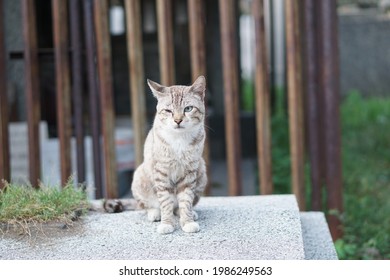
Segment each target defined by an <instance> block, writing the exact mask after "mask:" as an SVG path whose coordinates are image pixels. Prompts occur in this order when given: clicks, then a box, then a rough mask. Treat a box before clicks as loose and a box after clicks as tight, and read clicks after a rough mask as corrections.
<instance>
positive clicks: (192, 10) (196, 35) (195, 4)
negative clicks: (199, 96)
mask: <svg viewBox="0 0 390 280" xmlns="http://www.w3.org/2000/svg"><path fill="white" fill-rule="evenodd" d="M204 8H205V7H204V1H203V0H188V24H189V37H190V54H191V74H192V81H195V80H196V78H198V77H199V76H201V75H203V76H206V44H205V42H206V38H205V10H204ZM206 100H207V96H206V98H205V105H206V116H207V102H206ZM205 122H206V125H207V118H206V121H205ZM207 134H208V132H207V131H206V141H205V143H204V151H203V158H204V160H205V162H206V168H207V177H208V184H207V186H206V190H205V194H206V195H208V194H210V192H211V190H210V182H211V180H210V178H211V175H210V174H211V173H210V172H211V169H210V146H209V140H208V137H207Z"/></svg>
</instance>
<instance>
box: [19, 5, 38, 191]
mask: <svg viewBox="0 0 390 280" xmlns="http://www.w3.org/2000/svg"><path fill="white" fill-rule="evenodd" d="M22 18H23V38H24V63H25V64H24V69H25V70H24V72H25V82H26V84H25V89H26V98H27V108H26V109H27V123H28V157H29V173H30V182H31V185H32V186H33V187H35V188H38V187H39V179H40V177H41V152H40V151H41V149H40V144H39V121H40V119H41V104H40V92H39V72H38V67H39V65H38V42H37V28H36V15H35V1H34V0H22Z"/></svg>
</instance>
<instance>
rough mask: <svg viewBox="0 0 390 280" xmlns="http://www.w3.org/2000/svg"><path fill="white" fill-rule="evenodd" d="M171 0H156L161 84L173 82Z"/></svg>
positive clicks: (169, 84) (168, 84)
mask: <svg viewBox="0 0 390 280" xmlns="http://www.w3.org/2000/svg"><path fill="white" fill-rule="evenodd" d="M172 21H173V17H172V0H157V22H158V50H159V59H160V77H161V83H162V84H163V85H167V86H171V85H173V84H174V83H175V57H174V51H175V49H174V41H173V25H172Z"/></svg>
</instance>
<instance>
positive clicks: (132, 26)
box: [125, 0, 146, 166]
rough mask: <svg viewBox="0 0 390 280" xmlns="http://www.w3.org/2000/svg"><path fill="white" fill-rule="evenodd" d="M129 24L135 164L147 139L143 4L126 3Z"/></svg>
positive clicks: (135, 1)
mask: <svg viewBox="0 0 390 280" xmlns="http://www.w3.org/2000/svg"><path fill="white" fill-rule="evenodd" d="M125 8H126V23H127V52H128V54H129V55H128V57H129V72H130V79H129V80H130V88H131V94H130V99H131V116H132V118H133V131H134V146H135V162H136V165H137V166H138V165H140V164H141V163H142V161H143V151H144V148H143V147H144V142H145V138H146V130H145V129H146V101H145V77H144V61H143V49H142V24H141V3H140V1H139V0H130V1H125Z"/></svg>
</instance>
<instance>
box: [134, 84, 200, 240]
mask: <svg viewBox="0 0 390 280" xmlns="http://www.w3.org/2000/svg"><path fill="white" fill-rule="evenodd" d="M148 84H149V87H150V89H151V90H152V93H153V95H154V96H155V97H156V98H157V101H158V102H157V112H156V116H155V119H154V123H153V127H152V129H151V130H150V131H149V134H148V136H147V138H146V141H145V147H144V162H143V163H142V164H141V165H140V166H139V167H138V168H137V169H136V171H135V173H134V179H133V183H132V186H131V188H132V192H133V196H134V198H135V199H136V200H137V201H138V203H139V206H140V207H141V208H144V209H147V213H148V219H149V220H150V221H159V220H161V223H160V225H159V226H158V228H157V231H158V232H159V233H161V234H167V233H171V232H173V231H174V225H175V223H174V213H175V214H177V215H178V216H179V217H180V226H181V228H182V229H183V230H184V231H185V232H197V231H199V224H198V223H197V222H195V220H197V214H196V212H195V211H194V210H193V206H194V205H195V204H196V203H197V202H198V201H199V197H200V195H201V194H202V192H203V190H204V188H205V186H206V184H207V176H206V167H205V162H204V160H203V158H202V152H203V147H204V141H205V137H206V134H205V129H204V119H205V105H204V95H205V88H206V80H205V78H204V77H203V76H200V77H199V78H198V79H197V80H196V81H195V82H194V83H193V84H192V85H191V86H170V87H165V86H162V85H159V84H157V83H156V82H153V81H150V80H148Z"/></svg>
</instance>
